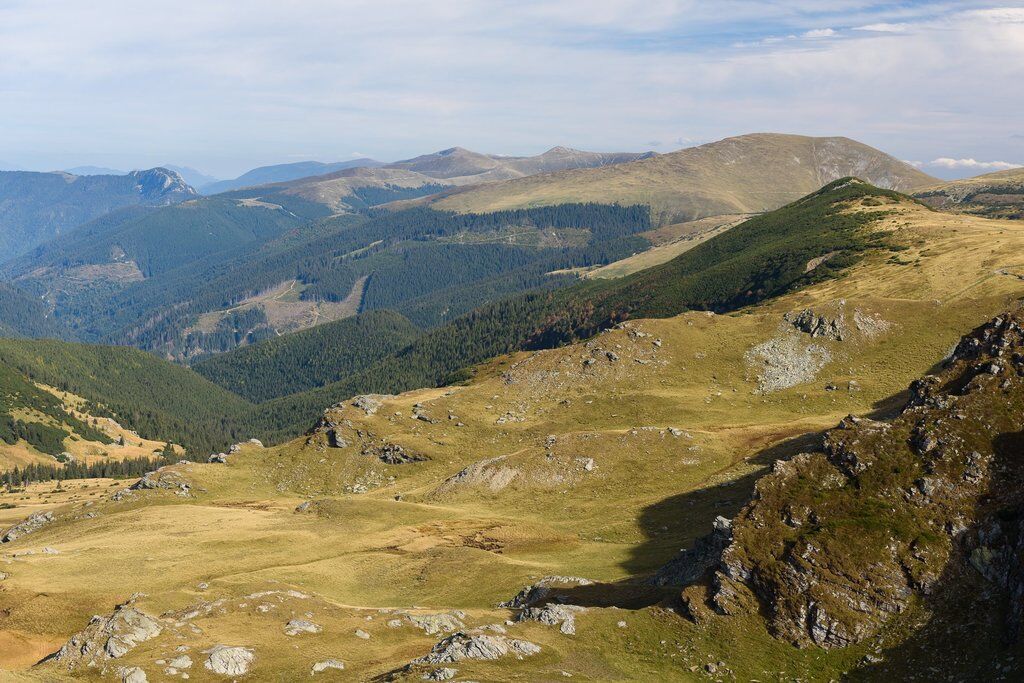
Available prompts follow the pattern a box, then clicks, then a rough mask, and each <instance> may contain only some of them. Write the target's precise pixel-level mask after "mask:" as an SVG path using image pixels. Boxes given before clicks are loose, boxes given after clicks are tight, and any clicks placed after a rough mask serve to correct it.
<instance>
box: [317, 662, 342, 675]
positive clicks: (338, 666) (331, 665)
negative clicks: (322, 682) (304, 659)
mask: <svg viewBox="0 0 1024 683" xmlns="http://www.w3.org/2000/svg"><path fill="white" fill-rule="evenodd" d="M344 668H345V663H344V662H343V661H341V660H340V659H325V660H324V661H322V662H317V663H316V664H314V665H313V668H312V670H311V671H310V672H309V674H310V675H311V676H312V675H313V674H318V673H323V672H324V671H330V670H332V669H334V670H337V671H341V670H343V669H344Z"/></svg>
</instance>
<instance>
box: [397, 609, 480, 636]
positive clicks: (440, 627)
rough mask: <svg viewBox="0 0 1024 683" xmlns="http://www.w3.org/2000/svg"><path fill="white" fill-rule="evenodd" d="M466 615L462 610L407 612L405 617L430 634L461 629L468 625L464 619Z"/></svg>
mask: <svg viewBox="0 0 1024 683" xmlns="http://www.w3.org/2000/svg"><path fill="white" fill-rule="evenodd" d="M465 617H466V615H465V614H463V613H462V612H443V613H440V614H406V615H405V618H406V620H408V622H409V623H410V624H412V625H413V626H415V627H416V628H420V629H423V632H424V633H426V634H427V635H428V636H436V635H437V634H439V633H452V632H454V631H461V630H462V629H464V628H465V627H466V625H465V624H464V623H462V620H463V619H465Z"/></svg>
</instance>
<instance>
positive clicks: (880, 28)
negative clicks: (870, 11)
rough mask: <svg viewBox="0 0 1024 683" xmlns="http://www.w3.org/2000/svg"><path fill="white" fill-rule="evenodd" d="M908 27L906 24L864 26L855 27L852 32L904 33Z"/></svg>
mask: <svg viewBox="0 0 1024 683" xmlns="http://www.w3.org/2000/svg"><path fill="white" fill-rule="evenodd" d="M907 28H908V26H907V25H906V24H885V23H881V24H866V25H864V26H855V27H854V28H853V30H854V31H872V32H874V33H904V32H906V30H907Z"/></svg>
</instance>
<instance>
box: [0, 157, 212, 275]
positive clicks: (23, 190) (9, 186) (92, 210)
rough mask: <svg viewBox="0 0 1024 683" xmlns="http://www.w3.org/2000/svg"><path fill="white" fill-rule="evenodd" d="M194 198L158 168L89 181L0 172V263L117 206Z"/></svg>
mask: <svg viewBox="0 0 1024 683" xmlns="http://www.w3.org/2000/svg"><path fill="white" fill-rule="evenodd" d="M194 196H196V192H195V190H193V189H192V188H191V187H189V186H188V185H187V184H186V183H185V181H184V180H182V179H181V176H179V175H178V174H177V173H174V172H173V171H168V170H167V169H163V168H153V169H150V170H148V171H133V172H132V173H129V174H127V175H94V176H76V175H71V174H69V173H30V172H27V171H0V261H7V260H9V259H12V258H14V257H16V256H19V255H21V254H24V253H26V252H28V251H29V250H31V249H32V248H34V247H36V246H37V245H40V244H43V243H44V242H47V241H49V240H52V239H53V238H55V237H63V236H64V235H66V234H67V233H68V232H69V231H71V230H73V229H74V228H75V227H77V226H79V225H82V224H83V223H86V222H88V221H90V220H92V219H94V218H97V217H99V216H102V215H103V214H105V213H107V212H109V211H113V210H114V209H117V208H119V207H122V206H134V205H150V206H159V205H163V204H173V203H175V202H180V201H182V200H185V199H188V198H190V197H194Z"/></svg>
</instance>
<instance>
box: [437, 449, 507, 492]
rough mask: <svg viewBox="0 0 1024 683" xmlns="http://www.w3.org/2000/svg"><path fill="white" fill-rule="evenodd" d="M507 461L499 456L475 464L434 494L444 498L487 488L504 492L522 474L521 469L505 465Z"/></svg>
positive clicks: (442, 484) (453, 477) (446, 482)
mask: <svg viewBox="0 0 1024 683" xmlns="http://www.w3.org/2000/svg"><path fill="white" fill-rule="evenodd" d="M507 459H508V458H507V456H504V455H499V456H498V457H496V458H488V459H487V460H481V461H480V462H475V463H473V464H472V465H470V466H468V467H465V468H463V469H462V470H460V471H459V472H458V473H457V474H455V475H453V476H451V477H449V478H448V479H445V480H444V481H443V482H441V484H440V485H439V486H438V487H437V488H436V489H435V490H434V494H435V495H438V496H443V495H445V494H448V493H454V492H456V491H459V490H461V489H467V488H487V489H489V490H490V491H492V492H494V493H497V492H498V491H502V490H504V489H505V488H507V487H508V485H509V484H511V483H512V480H513V479H515V478H516V477H517V476H519V474H520V471H519V469H517V468H515V467H509V466H508V465H506V464H505V461H506V460H507Z"/></svg>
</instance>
